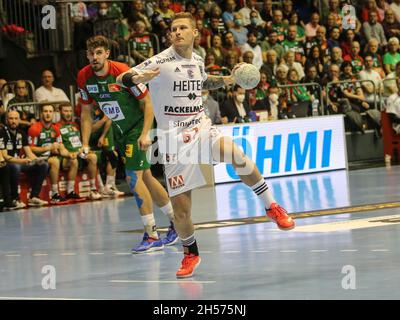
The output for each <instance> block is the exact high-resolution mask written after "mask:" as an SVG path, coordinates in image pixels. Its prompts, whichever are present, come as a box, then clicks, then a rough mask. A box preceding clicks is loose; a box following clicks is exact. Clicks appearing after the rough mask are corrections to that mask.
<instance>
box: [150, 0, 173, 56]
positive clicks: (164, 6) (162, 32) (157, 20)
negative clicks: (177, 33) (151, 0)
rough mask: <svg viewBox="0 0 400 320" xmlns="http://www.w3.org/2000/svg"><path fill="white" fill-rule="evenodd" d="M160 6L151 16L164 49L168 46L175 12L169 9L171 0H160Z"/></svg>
mask: <svg viewBox="0 0 400 320" xmlns="http://www.w3.org/2000/svg"><path fill="white" fill-rule="evenodd" d="M158 4H159V5H158V7H157V8H156V9H155V10H154V13H153V15H152V16H151V24H152V30H153V32H154V33H155V34H157V35H158V38H159V40H160V47H161V49H162V50H164V49H166V48H168V43H167V41H168V33H169V27H170V26H171V18H172V16H173V15H174V12H173V11H172V10H171V9H169V4H170V1H169V0H159V2H158Z"/></svg>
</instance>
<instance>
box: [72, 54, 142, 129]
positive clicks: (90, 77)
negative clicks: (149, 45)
mask: <svg viewBox="0 0 400 320" xmlns="http://www.w3.org/2000/svg"><path fill="white" fill-rule="evenodd" d="M106 63H108V64H109V68H108V74H107V75H106V76H104V77H98V76H96V74H95V73H94V72H93V69H92V67H91V66H90V65H88V66H86V67H84V68H83V69H82V70H80V71H79V73H78V79H77V83H78V89H79V93H80V99H79V102H80V103H82V104H96V105H98V107H99V108H100V109H101V110H102V111H103V112H104V114H105V115H106V116H107V117H108V118H110V119H111V120H112V121H113V122H114V124H115V127H117V128H118V129H119V130H120V131H121V133H127V132H129V131H130V130H131V129H133V128H143V119H144V115H143V111H142V108H141V106H142V105H141V102H140V101H139V100H141V99H143V98H144V97H145V96H146V95H147V93H148V90H147V87H146V86H145V85H138V86H134V87H132V88H123V87H121V86H119V85H118V84H116V78H117V76H118V75H120V74H121V73H123V72H125V71H128V70H129V67H128V66H127V65H125V64H123V63H120V62H115V61H107V62H106Z"/></svg>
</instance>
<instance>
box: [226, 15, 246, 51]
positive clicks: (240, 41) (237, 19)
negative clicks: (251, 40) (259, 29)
mask: <svg viewBox="0 0 400 320" xmlns="http://www.w3.org/2000/svg"><path fill="white" fill-rule="evenodd" d="M233 17H234V20H233V22H234V23H235V25H234V26H233V28H230V29H229V31H230V32H232V34H233V37H234V38H235V42H236V44H237V45H238V46H242V45H244V44H245V43H246V41H247V33H248V32H249V31H248V30H247V29H246V28H245V27H243V20H242V15H241V14H240V13H239V12H235V13H234V15H233Z"/></svg>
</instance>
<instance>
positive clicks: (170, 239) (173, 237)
mask: <svg viewBox="0 0 400 320" xmlns="http://www.w3.org/2000/svg"><path fill="white" fill-rule="evenodd" d="M178 240H179V237H178V234H177V233H176V231H175V229H174V228H173V227H171V226H170V227H169V228H168V233H167V236H166V237H165V238H164V239H162V243H163V244H164V246H172V245H174V244H175V243H177V242H178Z"/></svg>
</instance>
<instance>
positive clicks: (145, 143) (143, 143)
mask: <svg viewBox="0 0 400 320" xmlns="http://www.w3.org/2000/svg"><path fill="white" fill-rule="evenodd" d="M137 142H138V146H139V149H140V150H144V151H146V150H147V149H148V148H149V147H150V146H151V143H152V142H151V139H150V138H149V136H148V135H140V137H139V139H138V141H137Z"/></svg>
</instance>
